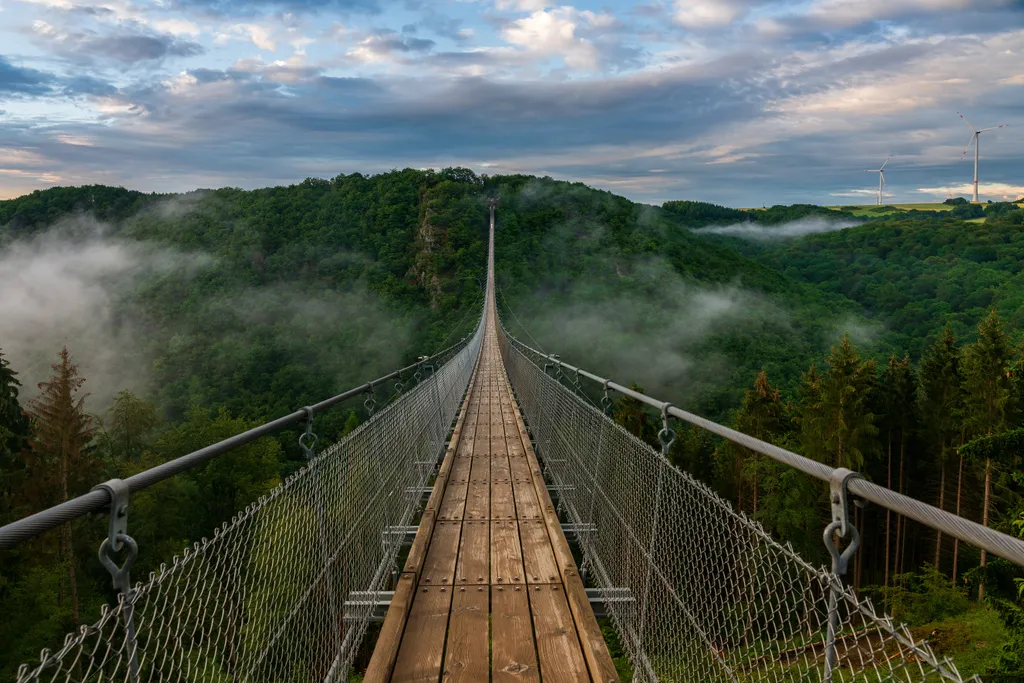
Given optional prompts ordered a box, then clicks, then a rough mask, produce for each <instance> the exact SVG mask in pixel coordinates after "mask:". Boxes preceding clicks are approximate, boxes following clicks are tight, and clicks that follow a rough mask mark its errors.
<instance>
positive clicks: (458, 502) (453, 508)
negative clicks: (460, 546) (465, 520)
mask: <svg viewBox="0 0 1024 683" xmlns="http://www.w3.org/2000/svg"><path fill="white" fill-rule="evenodd" d="M468 493H469V482H468V481H452V480H451V479H450V478H449V481H448V488H446V489H445V492H444V501H443V502H442V503H441V509H440V510H438V513H437V518H438V519H439V520H441V519H447V520H453V519H455V520H460V521H461V520H462V515H463V513H465V511H466V495H467V494H468Z"/></svg>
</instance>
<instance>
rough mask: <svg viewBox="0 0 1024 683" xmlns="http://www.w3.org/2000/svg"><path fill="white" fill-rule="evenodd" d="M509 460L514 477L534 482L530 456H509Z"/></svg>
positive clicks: (518, 479)
mask: <svg viewBox="0 0 1024 683" xmlns="http://www.w3.org/2000/svg"><path fill="white" fill-rule="evenodd" d="M508 461H509V467H510V469H511V471H512V479H514V480H516V481H528V482H530V483H533V474H532V473H531V472H530V461H529V458H509V459H508Z"/></svg>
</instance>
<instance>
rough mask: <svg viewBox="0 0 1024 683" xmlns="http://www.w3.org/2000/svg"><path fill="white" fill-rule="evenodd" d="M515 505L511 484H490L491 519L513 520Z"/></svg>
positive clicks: (494, 482) (503, 482) (496, 482)
mask: <svg viewBox="0 0 1024 683" xmlns="http://www.w3.org/2000/svg"><path fill="white" fill-rule="evenodd" d="M515 518H516V503H515V496H514V495H513V493H512V482H509V481H492V482H491V519H494V520H497V519H515Z"/></svg>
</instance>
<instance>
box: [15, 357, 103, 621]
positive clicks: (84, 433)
mask: <svg viewBox="0 0 1024 683" xmlns="http://www.w3.org/2000/svg"><path fill="white" fill-rule="evenodd" d="M51 367H52V368H53V371H54V374H53V376H51V377H50V379H49V381H47V382H42V383H40V384H39V389H40V391H41V393H40V395H39V397H38V398H34V399H32V400H31V401H29V410H30V412H31V415H32V418H33V427H34V431H35V438H34V440H33V441H32V452H33V454H34V455H35V457H36V458H37V459H38V460H39V461H41V463H38V464H41V465H42V467H43V468H45V469H43V474H44V476H47V475H49V476H53V475H54V474H55V475H56V482H55V488H56V490H57V492H58V495H59V500H60V502H65V501H67V500H70V499H71V498H72V497H73V496H74V495H76V494H77V493H78V489H80V488H82V484H83V483H85V484H86V485H87V482H89V481H91V475H92V473H93V472H94V470H95V463H94V462H93V461H92V459H91V458H90V457H89V455H88V454H87V453H86V446H87V445H88V443H89V441H90V440H91V439H92V437H93V434H94V433H95V427H94V426H93V421H92V418H91V417H90V416H89V415H88V414H87V413H86V412H85V408H84V402H85V398H86V396H87V394H79V391H80V390H81V388H82V384H83V383H84V382H85V378H83V377H80V376H79V375H78V366H77V365H75V364H74V363H72V362H71V354H70V353H69V352H68V347H66V346H65V347H64V348H63V349H62V350H61V352H60V363H57V364H55V365H53V366H51ZM54 468H55V469H54ZM60 550H61V556H62V559H63V561H64V563H65V564H66V565H67V568H68V580H69V585H70V599H71V614H72V619H73V620H74V624H75V628H77V627H78V625H79V624H80V623H81V622H80V617H79V610H78V583H77V581H76V579H75V550H74V539H73V537H72V530H71V522H67V523H66V524H65V525H64V527H63V528H62V531H61V548H60Z"/></svg>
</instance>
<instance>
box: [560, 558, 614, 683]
mask: <svg viewBox="0 0 1024 683" xmlns="http://www.w3.org/2000/svg"><path fill="white" fill-rule="evenodd" d="M563 577H564V580H565V584H564V585H565V594H566V597H568V599H569V609H570V611H571V612H572V616H573V619H574V620H575V621H576V631H577V633H578V634H579V638H580V645H581V646H582V647H583V658H584V659H585V660H586V662H587V668H589V669H590V677H591V679H593V680H594V682H595V683H619V673H618V672H617V671H616V670H615V662H613V661H612V656H611V654H610V653H609V652H608V644H607V643H606V642H605V640H604V635H603V634H602V633H601V627H600V626H599V625H598V623H597V618H596V617H595V616H594V608H593V607H591V605H590V598H588V597H587V590H586V588H585V587H584V586H583V581H581V580H580V577H579V574H577V572H576V568H575V567H573V568H572V569H566V570H565V571H564V572H563Z"/></svg>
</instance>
